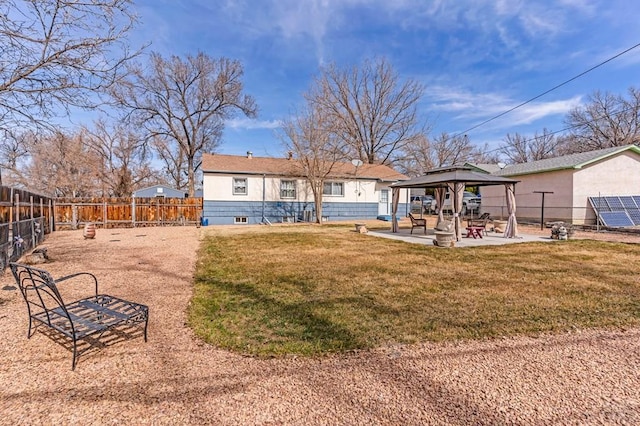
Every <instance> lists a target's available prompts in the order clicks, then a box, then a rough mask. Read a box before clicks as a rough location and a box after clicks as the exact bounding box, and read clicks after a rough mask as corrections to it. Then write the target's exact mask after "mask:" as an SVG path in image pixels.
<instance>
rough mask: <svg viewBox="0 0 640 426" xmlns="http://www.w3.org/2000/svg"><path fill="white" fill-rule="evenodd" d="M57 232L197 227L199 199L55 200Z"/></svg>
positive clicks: (200, 203)
mask: <svg viewBox="0 0 640 426" xmlns="http://www.w3.org/2000/svg"><path fill="white" fill-rule="evenodd" d="M53 204H54V220H55V226H56V229H77V228H78V227H82V226H84V225H86V224H87V223H93V224H95V225H97V226H99V227H102V228H125V227H137V226H172V225H198V224H199V223H200V217H201V216H202V198H164V197H155V198H132V197H125V198H100V197H98V198H56V199H54V203H53Z"/></svg>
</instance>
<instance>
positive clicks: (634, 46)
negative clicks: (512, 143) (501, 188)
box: [451, 43, 640, 139]
mask: <svg viewBox="0 0 640 426" xmlns="http://www.w3.org/2000/svg"><path fill="white" fill-rule="evenodd" d="M638 46H640V43H638V44H635V45H633V46H631V47H630V48H628V49H626V50H623V51H622V52H620V53H618V54H616V55H614V56H612V57H610V58H609V59H607V60H605V61H602V62H600V63H599V64H597V65H594V66H592V67H591V68H589V69H588V70H586V71H583V72H581V73H580V74H578V75H576V76H575V77H571V78H570V79H569V80H566V81H564V82H562V83H560V84H558V85H556V86H554V87H552V88H551V89H549V90H547V91H545V92H543V93H541V94H539V95H537V96H534V97H533V98H531V99H529V100H527V101H524V102H522V103H520V104H518V105H516V106H514V107H513V108H510V109H508V110H507V111H504V112H501V113H500V114H498V115H496V116H494V117H491V118H489V119H487V120H485V121H483V122H482V123H479V124H476V125H475V126H473V127H470V128H468V129H467V130H464V131H462V132H459V133H457V134H455V135H454V136H452V137H451V139H453V138H455V137H458V136H461V135H464V134H467V133H468V132H470V131H471V130H475V129H477V128H478V127H480V126H484V125H485V124H487V123H490V122H492V121H493V120H497V119H498V118H500V117H502V116H504V115H506V114H509V113H510V112H512V111H515V110H516V109H518V108H520V107H523V106H524V105H526V104H528V103H530V102H533V101H535V100H536V99H538V98H541V97H542V96H544V95H546V94H548V93H551V92H553V91H554V90H556V89H558V88H560V87H562V86H564V85H566V84H569V83H571V82H572V81H574V80H576V79H578V78H580V77H582V76H583V75H585V74H587V73H590V72H591V71H593V70H595V69H596V68H599V67H601V66H603V65H604V64H606V63H608V62H611V61H613V60H614V59H616V58H618V57H620V56H622V55H624V54H626V53H628V52H630V51H632V50H633V49H636V48H637V47H638Z"/></svg>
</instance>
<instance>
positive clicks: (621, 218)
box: [600, 211, 633, 228]
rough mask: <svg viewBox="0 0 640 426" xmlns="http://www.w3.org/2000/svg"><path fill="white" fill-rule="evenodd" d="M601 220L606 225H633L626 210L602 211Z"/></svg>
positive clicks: (614, 226)
mask: <svg viewBox="0 0 640 426" xmlns="http://www.w3.org/2000/svg"><path fill="white" fill-rule="evenodd" d="M600 220H601V221H602V223H603V224H604V225H605V226H611V227H612V228H619V227H624V226H633V221H632V220H631V219H630V218H629V216H628V215H627V212H625V211H616V212H600Z"/></svg>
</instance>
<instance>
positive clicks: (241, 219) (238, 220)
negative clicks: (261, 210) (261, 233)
mask: <svg viewBox="0 0 640 426" xmlns="http://www.w3.org/2000/svg"><path fill="white" fill-rule="evenodd" d="M233 223H234V224H235V225H246V224H247V223H249V219H248V218H247V217H246V216H236V217H234V218H233Z"/></svg>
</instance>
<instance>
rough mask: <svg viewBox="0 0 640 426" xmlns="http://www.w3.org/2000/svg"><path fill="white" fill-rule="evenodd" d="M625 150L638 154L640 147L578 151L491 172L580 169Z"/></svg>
mask: <svg viewBox="0 0 640 426" xmlns="http://www.w3.org/2000/svg"><path fill="white" fill-rule="evenodd" d="M625 151H631V152H635V153H636V154H640V147H638V146H636V145H624V146H615V147H612V148H605V149H599V150H596V151H588V152H580V153H578V154H570V155H564V156H562V157H555V158H547V159H544V160H538V161H532V162H530V163H521V164H513V165H510V166H507V167H505V168H504V169H502V170H498V171H496V172H493V173H494V174H495V175H498V176H518V175H528V174H534V173H543V172H550V171H555V170H566V169H581V168H583V167H585V166H588V165H590V164H593V163H595V162H597V161H602V160H604V159H606V158H609V157H613V156H615V155H618V154H620V153H621V152H625Z"/></svg>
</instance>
